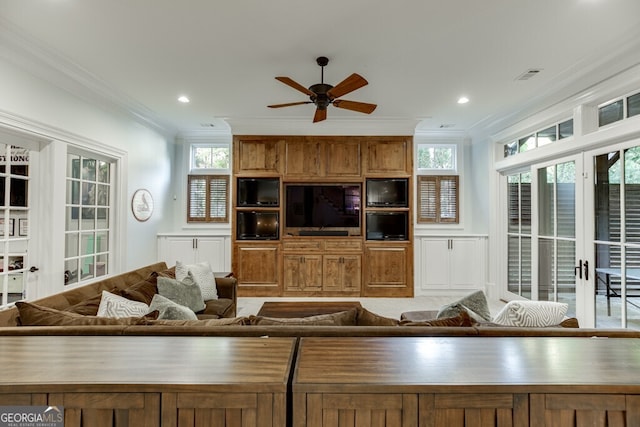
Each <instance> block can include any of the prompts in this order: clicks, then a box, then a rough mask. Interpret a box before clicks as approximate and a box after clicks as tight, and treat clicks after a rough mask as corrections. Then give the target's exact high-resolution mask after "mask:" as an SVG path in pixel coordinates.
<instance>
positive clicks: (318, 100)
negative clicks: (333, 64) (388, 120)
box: [268, 56, 377, 123]
mask: <svg viewBox="0 0 640 427" xmlns="http://www.w3.org/2000/svg"><path fill="white" fill-rule="evenodd" d="M316 62H317V63H318V65H319V66H320V67H321V69H322V71H321V74H320V77H321V79H320V80H321V82H320V83H316V84H314V85H311V86H309V89H307V88H305V87H304V86H302V85H301V84H300V83H297V82H295V81H293V80H292V79H290V78H289V77H276V80H278V81H280V82H282V83H284V84H286V85H287V86H291V87H292V88H294V89H296V90H299V91H300V92H302V93H304V94H305V95H308V96H309V99H311V101H301V102H289V103H286V104H274V105H269V106H268V107H269V108H282V107H291V106H293V105H302V104H315V105H316V113H315V115H314V116H313V122H314V123H316V122H320V121H322V120H325V119H326V118H327V107H328V106H329V105H330V104H333V106H334V107H338V108H344V109H346V110H351V111H357V112H359V113H365V114H371V113H372V112H373V110H375V109H376V107H377V105H376V104H367V103H366V102H356V101H347V100H346V99H338V98H340V97H341V96H343V95H346V94H348V93H350V92H353V91H354V90H356V89H360V88H361V87H363V86H366V85H367V84H369V82H367V81H366V80H365V78H364V77H362V76H361V75H359V74H356V73H353V74H351V75H350V76H349V77H347V78H346V79H344V80H343V81H341V82H340V83H338V84H337V85H336V86H331V85H330V84H327V83H325V82H324V67H325V66H326V65H327V64H328V63H329V59H328V58H327V57H325V56H320V57H318V58H317V59H316Z"/></svg>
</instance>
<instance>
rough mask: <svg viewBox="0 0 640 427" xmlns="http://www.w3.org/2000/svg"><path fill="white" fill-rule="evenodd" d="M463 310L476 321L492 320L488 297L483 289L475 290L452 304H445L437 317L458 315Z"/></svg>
mask: <svg viewBox="0 0 640 427" xmlns="http://www.w3.org/2000/svg"><path fill="white" fill-rule="evenodd" d="M462 311H466V312H467V313H468V314H469V316H471V318H472V319H473V320H475V321H476V322H490V321H491V311H489V304H488V303H487V297H486V296H485V294H484V292H483V291H475V292H473V293H471V294H469V295H466V296H464V297H463V298H461V299H459V300H457V301H454V302H452V303H451V304H447V305H445V306H443V307H442V308H441V309H440V311H439V312H438V315H437V316H436V318H437V319H442V318H445V317H456V316H458V315H459V314H460V313H461V312H462Z"/></svg>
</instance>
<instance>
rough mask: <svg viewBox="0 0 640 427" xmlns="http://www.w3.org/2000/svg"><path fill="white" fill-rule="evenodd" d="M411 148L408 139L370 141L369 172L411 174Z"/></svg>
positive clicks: (368, 154)
mask: <svg viewBox="0 0 640 427" xmlns="http://www.w3.org/2000/svg"><path fill="white" fill-rule="evenodd" d="M410 156H411V147H410V146H409V141H407V140H406V139H399V140H398V139H389V140H380V141H369V142H368V143H367V151H366V155H365V158H366V167H367V172H368V173H372V174H393V173H401V174H406V173H411V162H410V159H411V157H410Z"/></svg>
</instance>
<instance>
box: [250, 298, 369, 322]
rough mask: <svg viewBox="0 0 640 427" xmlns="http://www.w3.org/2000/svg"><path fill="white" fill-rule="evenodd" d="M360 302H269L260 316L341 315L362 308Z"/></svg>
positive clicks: (265, 304) (261, 308) (262, 309)
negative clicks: (342, 312) (340, 313)
mask: <svg viewBox="0 0 640 427" xmlns="http://www.w3.org/2000/svg"><path fill="white" fill-rule="evenodd" d="M361 307H362V305H361V304H360V302H359V301H267V302H265V303H264V304H262V307H260V311H258V316H265V317H283V318H292V317H309V316H317V315H319V314H331V313H339V312H341V311H347V310H351V309H352V308H361Z"/></svg>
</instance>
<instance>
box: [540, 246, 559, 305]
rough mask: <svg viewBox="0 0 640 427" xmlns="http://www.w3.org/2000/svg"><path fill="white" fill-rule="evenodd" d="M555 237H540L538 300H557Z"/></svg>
mask: <svg viewBox="0 0 640 427" xmlns="http://www.w3.org/2000/svg"><path fill="white" fill-rule="evenodd" d="M554 243H555V242H554V240H553V239H544V238H541V239H538V300H539V301H555V298H556V296H555V288H556V263H555V247H554V246H555V245H554Z"/></svg>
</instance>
